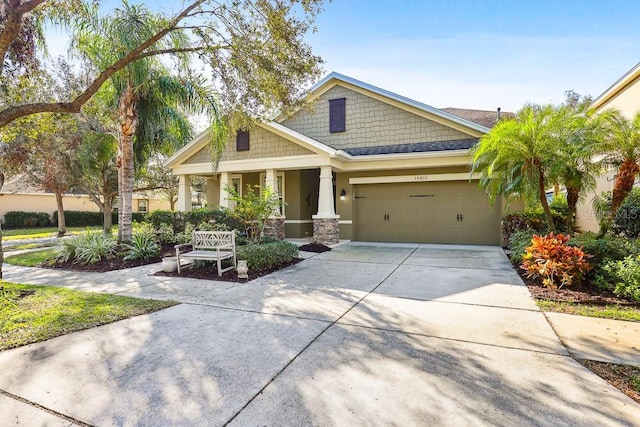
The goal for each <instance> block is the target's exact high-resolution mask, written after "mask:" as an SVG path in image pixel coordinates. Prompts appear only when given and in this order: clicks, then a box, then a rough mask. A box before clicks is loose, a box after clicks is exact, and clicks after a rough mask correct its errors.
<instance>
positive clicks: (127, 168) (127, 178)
mask: <svg viewBox="0 0 640 427" xmlns="http://www.w3.org/2000/svg"><path fill="white" fill-rule="evenodd" d="M118 124H119V135H118V146H119V150H120V153H121V158H120V162H119V170H118V178H120V179H119V181H120V182H119V185H118V187H119V188H120V190H121V194H120V211H119V221H118V222H119V226H118V238H119V240H120V242H130V241H131V237H132V227H131V222H132V221H131V219H132V204H133V135H134V134H135V133H136V127H137V126H138V112H137V111H136V98H135V92H134V89H133V86H132V85H131V84H129V85H128V86H127V88H126V89H125V91H124V93H123V94H122V96H121V97H120V105H119V106H118Z"/></svg>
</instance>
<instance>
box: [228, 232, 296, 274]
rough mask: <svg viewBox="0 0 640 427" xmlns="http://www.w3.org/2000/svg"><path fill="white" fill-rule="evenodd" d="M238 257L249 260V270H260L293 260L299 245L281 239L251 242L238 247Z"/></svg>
mask: <svg viewBox="0 0 640 427" xmlns="http://www.w3.org/2000/svg"><path fill="white" fill-rule="evenodd" d="M237 255H238V259H245V260H247V266H248V267H249V270H252V271H260V270H266V269H269V268H272V267H274V266H277V265H280V264H283V263H286V262H291V261H293V260H294V259H296V257H297V256H298V246H296V245H294V244H293V243H290V242H285V241H283V240H279V241H277V242H272V243H264V244H255V243H249V244H248V245H245V246H240V247H238V254H237Z"/></svg>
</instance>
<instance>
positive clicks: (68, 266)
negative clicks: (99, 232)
mask: <svg viewBox="0 0 640 427" xmlns="http://www.w3.org/2000/svg"><path fill="white" fill-rule="evenodd" d="M160 254H161V255H160V256H157V257H154V258H149V259H148V260H146V261H145V260H141V259H137V260H133V261H127V260H124V259H122V258H111V259H103V260H100V261H98V262H96V263H95V264H76V263H74V262H55V263H49V262H45V263H42V264H40V265H39V266H38V267H42V268H53V269H60V270H72V271H90V272H95V273H104V272H106V271H113V270H123V269H125V268H131V267H140V266H142V265H147V264H154V263H156V262H162V258H163V257H165V256H175V255H176V251H175V249H174V245H173V244H171V245H163V246H162V248H161V249H160Z"/></svg>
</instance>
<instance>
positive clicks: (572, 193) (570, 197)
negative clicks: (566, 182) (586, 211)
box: [567, 187, 580, 234]
mask: <svg viewBox="0 0 640 427" xmlns="http://www.w3.org/2000/svg"><path fill="white" fill-rule="evenodd" d="M579 195H580V190H579V189H578V188H573V187H567V206H568V209H567V233H568V234H572V233H573V228H574V226H573V224H574V221H575V217H576V206H577V205H578V197H579Z"/></svg>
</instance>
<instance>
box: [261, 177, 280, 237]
mask: <svg viewBox="0 0 640 427" xmlns="http://www.w3.org/2000/svg"><path fill="white" fill-rule="evenodd" d="M276 172H277V171H276V170H275V169H267V170H266V176H265V183H264V185H265V187H271V191H272V193H273V194H277V191H278V178H277V174H276ZM282 196H284V195H282ZM264 234H265V235H267V236H272V237H275V238H276V239H280V240H282V239H284V237H285V236H284V216H283V215H280V210H279V209H278V208H276V209H275V210H274V211H273V212H272V213H271V215H270V216H269V218H267V220H266V221H265V227H264Z"/></svg>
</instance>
